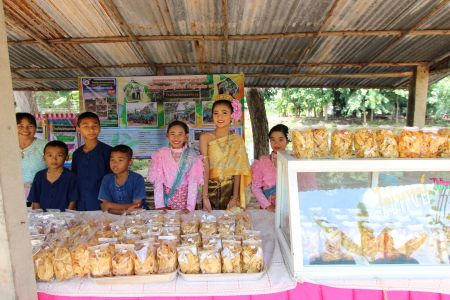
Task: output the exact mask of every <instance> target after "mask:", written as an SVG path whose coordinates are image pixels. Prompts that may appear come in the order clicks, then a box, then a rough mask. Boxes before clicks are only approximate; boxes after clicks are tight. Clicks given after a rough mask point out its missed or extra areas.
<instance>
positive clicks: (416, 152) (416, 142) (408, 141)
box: [398, 128, 422, 158]
mask: <svg viewBox="0 0 450 300" xmlns="http://www.w3.org/2000/svg"><path fill="white" fill-rule="evenodd" d="M421 149H422V133H421V132H420V131H419V130H418V128H405V129H404V130H402V132H401V133H400V135H399V137H398V152H399V155H400V157H406V158H416V157H420V153H421V151H422V150H421Z"/></svg>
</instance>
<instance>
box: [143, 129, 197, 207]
mask: <svg viewBox="0 0 450 300" xmlns="http://www.w3.org/2000/svg"><path fill="white" fill-rule="evenodd" d="M166 136H167V139H168V140H169V144H170V147H164V148H161V149H160V150H159V151H157V152H155V153H154V154H153V156H152V161H151V164H150V167H149V172H148V181H149V182H151V183H153V185H154V186H153V188H154V195H155V207H156V209H181V210H185V211H193V210H195V204H196V200H197V193H198V186H199V185H202V184H203V162H202V157H201V156H200V155H198V154H197V153H196V152H195V151H194V150H193V149H191V148H189V147H187V140H188V137H189V128H188V126H187V125H186V124H185V123H184V122H181V121H173V122H172V123H170V124H169V126H168V127H167V134H166Z"/></svg>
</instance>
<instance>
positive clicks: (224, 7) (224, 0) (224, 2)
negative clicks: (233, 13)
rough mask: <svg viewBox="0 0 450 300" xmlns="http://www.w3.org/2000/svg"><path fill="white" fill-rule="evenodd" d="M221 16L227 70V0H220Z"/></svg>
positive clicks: (226, 67) (226, 68)
mask: <svg viewBox="0 0 450 300" xmlns="http://www.w3.org/2000/svg"><path fill="white" fill-rule="evenodd" d="M222 18H223V28H222V31H223V52H224V62H225V70H226V71H227V72H228V0H222Z"/></svg>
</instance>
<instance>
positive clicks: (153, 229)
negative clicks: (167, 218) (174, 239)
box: [146, 222, 163, 235]
mask: <svg viewBox="0 0 450 300" xmlns="http://www.w3.org/2000/svg"><path fill="white" fill-rule="evenodd" d="M146 225H147V232H148V233H155V234H158V235H160V234H161V232H162V229H163V223H161V222H151V223H147V224H146Z"/></svg>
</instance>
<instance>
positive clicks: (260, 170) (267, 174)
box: [252, 155, 277, 208]
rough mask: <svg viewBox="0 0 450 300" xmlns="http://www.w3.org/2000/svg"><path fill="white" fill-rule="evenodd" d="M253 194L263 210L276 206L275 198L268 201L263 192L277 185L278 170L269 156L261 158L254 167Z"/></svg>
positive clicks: (254, 163) (255, 162)
mask: <svg viewBox="0 0 450 300" xmlns="http://www.w3.org/2000/svg"><path fill="white" fill-rule="evenodd" d="M252 178H253V179H252V192H253V195H255V197H256V199H257V200H258V202H259V205H260V206H261V208H267V207H269V206H270V205H272V204H275V198H272V197H271V199H267V197H266V196H265V195H264V194H263V190H266V189H270V188H272V187H273V186H275V185H276V183H277V169H276V168H275V165H274V164H273V162H272V161H271V160H270V156H269V155H264V156H261V157H260V158H259V159H258V160H255V161H254V162H253V165H252Z"/></svg>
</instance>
